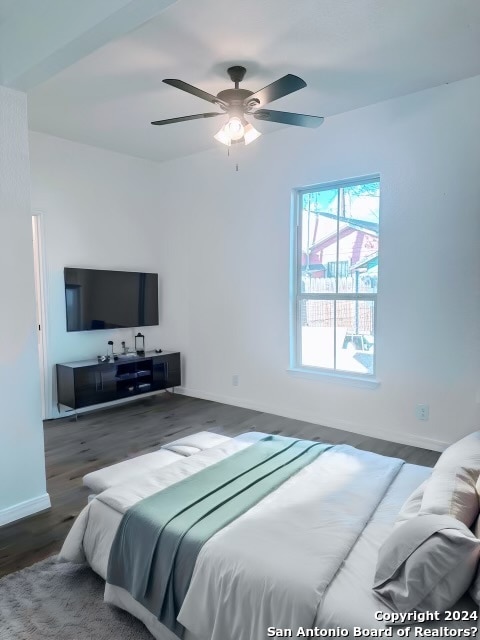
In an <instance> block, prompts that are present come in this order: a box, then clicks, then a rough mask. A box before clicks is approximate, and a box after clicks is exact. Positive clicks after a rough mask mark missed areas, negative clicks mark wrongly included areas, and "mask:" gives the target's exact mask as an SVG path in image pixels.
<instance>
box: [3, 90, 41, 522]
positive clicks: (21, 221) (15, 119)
mask: <svg viewBox="0 0 480 640" xmlns="http://www.w3.org/2000/svg"><path fill="white" fill-rule="evenodd" d="M0 291H1V299H0V406H1V412H0V525H2V524H5V523H6V522H10V521H12V520H15V519H16V518H19V517H23V516H26V515H29V514H31V513H33V512H35V511H37V510H40V509H44V508H46V507H48V506H49V504H50V501H49V498H48V495H47V494H46V487H45V464H44V446H43V430H42V421H41V405H40V379H39V373H38V354H37V339H36V323H35V303H34V280H33V252H32V223H31V216H30V168H29V159H28V130H27V105H26V96H25V95H24V94H22V93H19V92H17V91H12V90H10V89H6V88H4V87H0Z"/></svg>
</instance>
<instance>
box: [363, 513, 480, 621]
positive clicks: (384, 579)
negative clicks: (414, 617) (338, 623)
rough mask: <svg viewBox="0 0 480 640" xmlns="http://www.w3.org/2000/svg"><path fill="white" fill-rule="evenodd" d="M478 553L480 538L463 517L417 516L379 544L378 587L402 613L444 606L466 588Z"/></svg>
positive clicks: (396, 609) (434, 609) (376, 590)
mask: <svg viewBox="0 0 480 640" xmlns="http://www.w3.org/2000/svg"><path fill="white" fill-rule="evenodd" d="M479 554H480V540H477V538H475V536H474V535H473V533H472V532H471V531H470V530H469V529H468V528H467V527H466V526H465V525H464V524H463V523H462V522H460V521H459V520H457V519H455V518H452V517H451V516H445V515H419V516H418V517H416V518H412V519H410V520H407V521H406V522H404V523H403V524H401V525H400V526H399V527H396V528H395V529H393V531H392V533H391V534H390V536H389V537H388V538H387V539H386V540H385V542H384V543H383V545H382V546H381V548H380V551H379V554H378V562H377V568H376V573H375V581H374V587H373V589H374V592H375V593H376V595H377V596H378V597H379V598H380V599H381V600H382V601H383V602H384V603H385V604H387V605H388V606H389V607H390V608H391V609H393V610H394V611H398V612H401V613H404V612H405V613H408V612H409V611H413V610H415V611H445V609H448V608H450V607H452V606H453V605H454V604H455V603H456V602H457V600H458V599H459V598H460V597H461V596H462V595H463V594H464V593H465V591H466V590H467V589H468V587H469V585H470V583H471V581H472V578H473V576H474V574H475V571H476V568H477V564H478V559H479Z"/></svg>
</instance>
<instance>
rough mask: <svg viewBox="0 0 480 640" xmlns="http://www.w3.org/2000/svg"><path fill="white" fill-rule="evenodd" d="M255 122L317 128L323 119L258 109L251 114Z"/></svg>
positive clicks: (301, 114)
mask: <svg viewBox="0 0 480 640" xmlns="http://www.w3.org/2000/svg"><path fill="white" fill-rule="evenodd" d="M252 115H253V116H254V117H255V118H256V119H257V120H268V122H281V123H282V124H293V125H296V126H297V127H310V128H311V129H314V128H315V127H319V126H320V125H321V124H322V122H323V120H324V118H321V117H320V116H306V115H304V114H303V113H289V112H288V111H272V110H271V109H259V110H258V111H254V112H252Z"/></svg>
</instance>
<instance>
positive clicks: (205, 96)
mask: <svg viewBox="0 0 480 640" xmlns="http://www.w3.org/2000/svg"><path fill="white" fill-rule="evenodd" d="M163 82H165V84H169V85H170V86H171V87H175V88H176V89H181V90H182V91H186V92H187V93H191V94H192V96H197V98H202V100H207V101H208V102H212V103H213V104H219V105H223V106H224V107H226V106H227V103H226V102H224V101H223V100H219V99H218V98H217V97H216V96H214V95H212V94H211V93H207V92H206V91H202V89H198V88H197V87H194V86H193V85H191V84H188V83H187V82H183V80H175V79H173V80H172V79H167V80H163Z"/></svg>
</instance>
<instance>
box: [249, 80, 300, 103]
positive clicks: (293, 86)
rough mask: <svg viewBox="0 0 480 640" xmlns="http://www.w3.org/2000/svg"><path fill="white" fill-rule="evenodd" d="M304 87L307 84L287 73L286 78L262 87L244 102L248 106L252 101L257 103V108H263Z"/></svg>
mask: <svg viewBox="0 0 480 640" xmlns="http://www.w3.org/2000/svg"><path fill="white" fill-rule="evenodd" d="M306 86H307V83H306V82H305V81H304V80H302V79H301V78H299V77H298V76H294V75H292V74H291V73H288V74H287V75H286V76H283V77H282V78H279V79H278V80H275V82H272V84H269V85H267V86H266V87H263V89H260V91H256V92H255V93H252V95H251V96H248V98H247V99H246V100H245V104H249V103H250V102H251V101H252V100H253V101H258V105H259V106H263V105H264V104H268V103H269V102H273V101H274V100H278V99H279V98H283V96H288V94H289V93H293V92H294V91H298V90H299V89H303V87H306Z"/></svg>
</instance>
